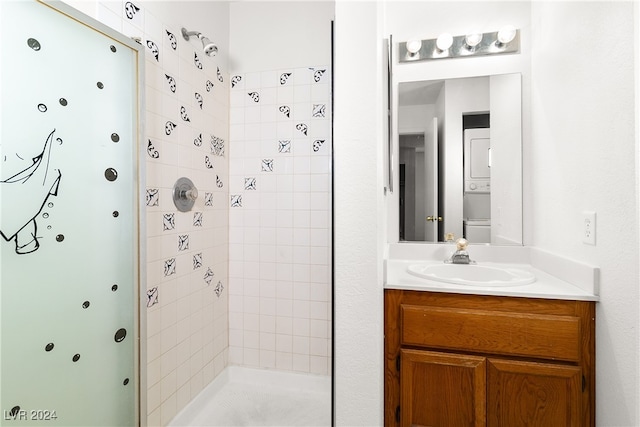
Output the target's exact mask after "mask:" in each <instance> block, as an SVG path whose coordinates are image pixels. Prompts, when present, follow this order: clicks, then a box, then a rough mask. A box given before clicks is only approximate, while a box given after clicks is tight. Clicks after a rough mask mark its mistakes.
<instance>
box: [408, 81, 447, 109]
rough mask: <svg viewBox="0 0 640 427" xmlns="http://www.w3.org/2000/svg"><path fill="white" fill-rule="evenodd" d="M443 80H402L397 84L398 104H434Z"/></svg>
mask: <svg viewBox="0 0 640 427" xmlns="http://www.w3.org/2000/svg"><path fill="white" fill-rule="evenodd" d="M443 84H444V80H434V81H417V82H404V83H402V84H401V85H398V105H399V106H401V107H404V106H408V105H424V104H434V103H435V102H436V99H437V98H438V94H439V93H440V89H441V88H442V85H443Z"/></svg>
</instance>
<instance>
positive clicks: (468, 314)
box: [384, 290, 595, 427]
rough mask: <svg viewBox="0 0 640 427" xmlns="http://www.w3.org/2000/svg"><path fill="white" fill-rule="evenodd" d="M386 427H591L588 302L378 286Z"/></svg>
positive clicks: (591, 306)
mask: <svg viewBox="0 0 640 427" xmlns="http://www.w3.org/2000/svg"><path fill="white" fill-rule="evenodd" d="M384 345H385V392H384V396H385V397H384V398H385V425H386V426H402V427H405V426H431V427H451V426H455V427H462V426H474V427H480V426H490V427H518V426H527V427H534V426H539V427H556V426H557V427H560V426H562V427H565V426H571V427H574V426H575V427H583V426H595V405H594V398H595V359H594V357H595V303H594V302H590V301H568V300H552V299H535V298H516V297H497V296H484V295H462V294H450V293H437V292H425V291H406V290H385V344H384Z"/></svg>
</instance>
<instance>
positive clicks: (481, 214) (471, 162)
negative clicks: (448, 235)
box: [463, 128, 491, 243]
mask: <svg viewBox="0 0 640 427" xmlns="http://www.w3.org/2000/svg"><path fill="white" fill-rule="evenodd" d="M463 233H464V237H465V238H466V239H467V240H468V241H469V242H471V243H491V139H490V132H489V128H479V129H466V130H465V131H464V203H463Z"/></svg>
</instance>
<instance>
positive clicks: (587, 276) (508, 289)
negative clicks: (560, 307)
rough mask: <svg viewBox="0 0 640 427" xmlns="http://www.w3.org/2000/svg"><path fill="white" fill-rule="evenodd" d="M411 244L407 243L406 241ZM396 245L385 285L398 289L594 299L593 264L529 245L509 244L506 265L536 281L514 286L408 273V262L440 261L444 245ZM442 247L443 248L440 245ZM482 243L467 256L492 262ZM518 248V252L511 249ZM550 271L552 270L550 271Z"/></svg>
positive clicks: (595, 277)
mask: <svg viewBox="0 0 640 427" xmlns="http://www.w3.org/2000/svg"><path fill="white" fill-rule="evenodd" d="M408 245H411V244H408ZM399 246H400V247H399V248H394V247H393V245H392V247H391V248H390V250H389V251H388V254H387V255H388V256H387V260H386V261H385V284H384V287H385V289H402V290H417V291H432V292H451V293H459V294H476V295H496V296H511V297H529V298H545V299H563V300H579V301H598V295H597V290H598V276H599V274H598V272H599V269H598V268H597V267H592V266H588V265H585V264H581V263H579V262H576V261H573V260H570V259H566V258H562V257H557V256H555V255H552V254H549V253H547V252H543V251H539V250H535V249H534V250H532V249H531V248H524V247H519V248H511V249H510V255H509V257H508V259H506V260H505V261H506V262H502V259H501V262H500V264H503V265H504V264H508V266H509V267H513V268H518V269H522V270H527V271H530V272H532V273H533V274H534V275H535V276H536V281H535V282H533V283H531V284H528V285H516V286H476V285H458V284H453V283H443V282H439V281H435V280H428V279H423V278H420V277H417V276H415V275H413V274H410V273H409V272H408V271H407V268H408V267H409V266H410V265H411V264H416V263H420V262H425V261H426V262H433V263H438V262H444V259H445V258H446V256H442V255H443V254H444V251H446V250H448V248H447V247H443V246H440V247H437V246H436V249H435V252H434V253H429V250H428V249H427V250H425V249H424V248H419V250H417V251H413V250H411V249H410V248H409V246H407V244H405V243H402V244H399ZM443 248H444V249H443ZM486 248H487V247H485V248H482V247H479V246H478V247H475V248H474V247H472V246H470V247H469V253H470V254H471V255H472V256H471V258H472V259H475V258H474V256H473V254H474V253H476V254H477V255H478V256H477V262H478V264H479V265H482V264H485V265H492V264H493V263H492V261H490V260H488V259H487V258H490V256H491V254H490V253H489V251H491V249H486ZM514 251H515V252H519V253H515V254H514ZM551 273H553V274H551Z"/></svg>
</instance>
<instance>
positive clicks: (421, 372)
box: [400, 350, 486, 427]
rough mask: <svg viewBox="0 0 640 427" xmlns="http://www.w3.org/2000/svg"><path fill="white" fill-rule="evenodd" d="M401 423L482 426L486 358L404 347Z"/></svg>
mask: <svg viewBox="0 0 640 427" xmlns="http://www.w3.org/2000/svg"><path fill="white" fill-rule="evenodd" d="M400 353H401V356H400V357H401V369H400V372H401V374H400V375H401V378H400V425H401V426H431V427H448V426H456V427H464V426H469V427H481V426H485V425H486V423H485V418H486V358H484V357H479V356H466V355H455V354H446V353H437V352H430V351H417V350H401V352H400Z"/></svg>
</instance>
